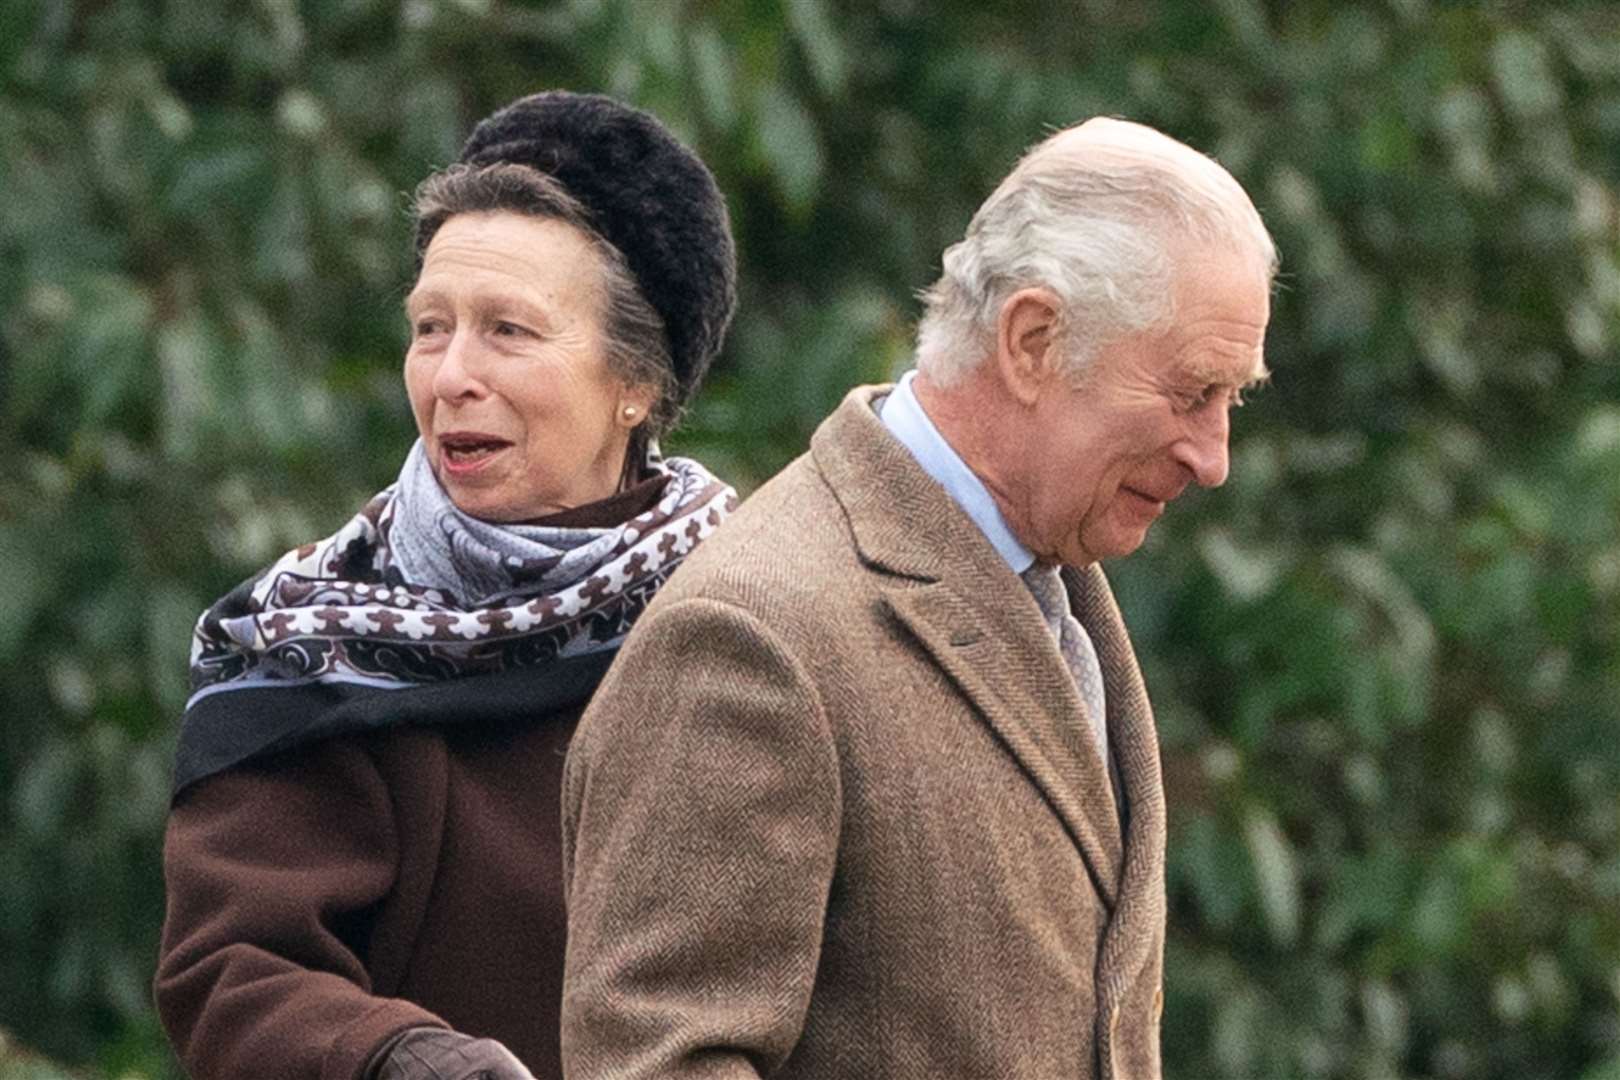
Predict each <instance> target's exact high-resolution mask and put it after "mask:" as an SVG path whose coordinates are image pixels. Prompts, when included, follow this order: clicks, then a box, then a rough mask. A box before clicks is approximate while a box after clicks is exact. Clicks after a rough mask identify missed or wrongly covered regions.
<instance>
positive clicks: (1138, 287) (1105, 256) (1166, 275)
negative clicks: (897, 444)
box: [917, 149, 1277, 386]
mask: <svg viewBox="0 0 1620 1080" xmlns="http://www.w3.org/2000/svg"><path fill="white" fill-rule="evenodd" d="M1035 152H1039V151H1038V149H1037V151H1035ZM1238 202H1240V203H1241V206H1234V205H1232V203H1231V202H1230V201H1228V200H1222V199H1220V198H1218V197H1216V196H1213V195H1211V194H1209V193H1208V192H1206V191H1204V190H1201V189H1199V188H1197V187H1195V186H1193V185H1191V184H1188V183H1187V182H1185V181H1184V180H1182V179H1181V178H1179V177H1177V176H1175V175H1174V174H1172V173H1171V172H1169V171H1168V170H1165V169H1162V168H1157V167H1154V166H1149V165H1142V164H1119V163H1114V162H1108V161H1100V162H1087V163H1079V162H1076V161H1074V160H1072V159H1067V160H1062V161H1057V162H1052V163H1042V164H1040V165H1036V164H1035V163H1033V162H1031V161H1030V159H1029V158H1028V157H1026V159H1025V162H1024V163H1023V164H1021V165H1020V166H1019V169H1018V170H1016V171H1015V172H1014V174H1013V175H1012V176H1011V177H1010V178H1009V179H1008V180H1007V181H1006V182H1005V183H1003V184H1002V186H1001V187H1000V188H998V189H997V190H996V192H995V193H994V194H993V195H991V196H990V198H989V199H987V200H985V203H984V205H983V206H981V207H979V211H978V213H976V214H975V215H974V216H973V220H972V222H971V223H969V225H968V230H967V235H966V236H965V237H964V238H963V239H962V240H961V241H960V242H958V243H956V244H953V245H952V246H951V247H949V248H947V249H946V251H945V257H944V273H943V274H942V275H941V276H940V279H939V280H938V281H937V282H935V283H934V285H933V286H932V287H930V288H929V289H927V290H926V291H925V292H923V293H922V299H923V301H924V303H925V305H926V307H925V311H924V313H923V317H922V321H921V323H920V324H919V325H918V327H917V368H918V370H919V371H921V372H923V373H924V374H926V375H927V376H928V378H929V379H930V380H932V381H933V382H935V383H936V384H937V385H940V386H950V385H952V384H953V383H955V382H957V381H959V380H960V379H962V378H963V377H964V376H966V375H967V374H968V373H969V372H971V371H972V370H973V369H974V368H975V367H977V366H978V365H979V363H980V362H982V361H983V360H984V359H985V358H986V357H988V356H989V355H990V354H991V353H992V352H993V351H994V348H995V334H996V323H997V318H998V315H999V313H1000V311H1001V306H1002V304H1003V303H1005V301H1006V300H1007V298H1008V297H1009V296H1011V295H1012V294H1013V293H1015V292H1017V291H1018V290H1019V289H1024V288H1030V287H1035V286H1044V287H1045V288H1048V289H1051V290H1052V291H1053V292H1054V293H1056V294H1057V295H1058V298H1059V301H1060V303H1061V310H1060V311H1059V313H1058V320H1059V321H1058V336H1057V345H1058V347H1059V349H1060V352H1059V355H1060V356H1061V357H1062V358H1063V359H1062V362H1063V364H1064V365H1065V367H1066V368H1067V371H1066V374H1067V376H1068V377H1069V378H1070V379H1071V380H1073V381H1076V382H1078V381H1079V379H1080V378H1081V376H1083V374H1084V373H1085V370H1086V368H1087V366H1088V365H1089V364H1090V363H1091V361H1092V359H1093V358H1094V357H1095V356H1096V355H1097V352H1098V350H1100V349H1102V348H1103V347H1105V346H1107V345H1109V344H1111V343H1113V342H1115V341H1118V340H1119V339H1120V338H1123V337H1126V336H1127V335H1130V334H1132V333H1136V332H1139V331H1144V330H1149V329H1153V328H1157V327H1159V326H1162V325H1164V324H1166V323H1167V322H1168V321H1169V319H1170V317H1171V316H1172V315H1173V314H1174V311H1173V296H1172V291H1171V284H1172V275H1173V272H1174V269H1175V268H1174V266H1173V264H1172V259H1173V253H1174V250H1175V248H1176V247H1178V246H1179V245H1178V244H1177V241H1178V240H1179V241H1185V240H1188V239H1191V240H1194V241H1202V242H1204V243H1206V244H1209V245H1222V246H1225V245H1238V246H1241V247H1247V248H1250V249H1251V250H1254V251H1255V252H1256V254H1257V255H1258V256H1259V257H1260V258H1261V259H1262V260H1264V262H1265V265H1266V268H1267V269H1266V272H1267V278H1268V280H1269V279H1270V278H1271V277H1272V276H1274V275H1275V274H1276V271H1277V249H1276V246H1275V244H1273V243H1272V240H1271V237H1270V235H1269V234H1268V233H1267V232H1266V228H1265V225H1264V224H1263V223H1262V222H1261V221H1260V216H1259V214H1258V213H1257V212H1256V211H1255V210H1254V208H1253V206H1251V205H1249V204H1248V201H1247V200H1246V199H1244V200H1238Z"/></svg>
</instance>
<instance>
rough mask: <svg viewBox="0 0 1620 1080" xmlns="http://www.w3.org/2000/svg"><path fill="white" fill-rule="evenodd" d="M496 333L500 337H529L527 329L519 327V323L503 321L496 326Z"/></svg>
mask: <svg viewBox="0 0 1620 1080" xmlns="http://www.w3.org/2000/svg"><path fill="white" fill-rule="evenodd" d="M495 333H496V335H497V336H499V337H524V336H527V334H528V333H529V331H528V329H527V328H526V327H522V326H519V325H518V324H517V323H511V322H505V321H504V320H503V321H501V322H497V323H496V324H495Z"/></svg>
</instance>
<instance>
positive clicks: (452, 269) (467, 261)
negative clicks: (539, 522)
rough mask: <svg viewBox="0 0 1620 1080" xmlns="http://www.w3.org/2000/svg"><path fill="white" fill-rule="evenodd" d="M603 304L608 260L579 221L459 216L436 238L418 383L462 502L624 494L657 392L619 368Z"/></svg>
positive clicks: (516, 507)
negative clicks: (627, 464)
mask: <svg viewBox="0 0 1620 1080" xmlns="http://www.w3.org/2000/svg"><path fill="white" fill-rule="evenodd" d="M603 301H604V296H603V283H602V265H601V257H600V255H598V254H597V251H596V249H595V248H593V247H592V246H591V242H590V240H589V239H588V238H587V237H586V235H585V234H584V233H583V232H581V231H580V230H578V229H576V228H575V227H574V226H572V225H568V224H566V223H564V222H560V221H553V220H549V219H544V218H536V217H530V216H527V215H524V214H518V213H512V212H506V211H501V212H495V213H478V214H458V215H456V216H455V217H452V218H450V219H449V220H448V221H446V222H445V223H444V225H443V226H441V227H440V229H439V231H438V232H437V233H436V234H435V235H434V237H433V240H432V242H431V243H430V244H429V245H428V249H427V252H426V254H425V255H424V257H423V260H422V274H421V276H420V277H419V278H418V279H417V282H416V287H415V288H414V289H412V290H411V294H410V296H409V298H407V300H406V302H405V311H406V315H407V317H408V318H409V320H410V324H411V344H410V349H409V351H407V352H406V354H405V389H406V391H407V392H408V393H409V394H410V399H411V411H412V412H413V413H414V414H415V416H416V427H417V430H418V431H420V432H421V435H422V440H423V442H424V443H425V444H426V449H427V453H428V460H429V461H430V462H431V463H432V466H433V474H434V475H435V476H437V477H438V478H439V483H440V484H442V485H443V486H444V489H445V491H446V492H447V493H449V495H450V499H451V501H452V502H454V503H455V505H456V507H457V508H458V509H460V510H462V511H463V512H465V513H468V514H471V515H473V516H474V517H478V518H482V519H484V520H486V521H523V520H527V519H530V518H535V517H540V516H541V515H544V514H549V513H554V512H556V511H558V510H564V509H567V508H570V507H574V506H580V505H583V504H585V503H588V502H593V501H595V500H597V499H601V498H605V497H607V496H608V495H611V494H613V492H614V491H615V490H617V488H618V483H619V477H620V475H621V472H622V470H623V466H624V453H625V447H626V445H627V443H628V441H629V436H630V430H631V428H632V427H634V425H635V423H637V422H639V421H641V420H643V419H644V418H645V417H646V415H647V409H648V407H649V406H650V405H651V403H652V395H651V393H650V392H649V391H648V390H647V388H645V387H632V386H629V385H628V384H626V383H625V382H624V380H622V379H620V378H618V377H616V376H615V375H613V374H612V373H611V372H609V370H608V366H607V359H606V352H605V348H604V339H603V328H602V311H603V306H604V304H603ZM626 405H632V406H634V407H635V410H636V411H635V415H634V417H632V418H627V417H626V416H625V414H624V413H625V406H626Z"/></svg>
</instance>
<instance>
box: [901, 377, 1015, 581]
mask: <svg viewBox="0 0 1620 1080" xmlns="http://www.w3.org/2000/svg"><path fill="white" fill-rule="evenodd" d="M916 377H917V373H916V371H908V372H906V373H905V375H903V376H901V378H900V382H899V383H898V384H896V386H895V388H894V390H893V391H892V392H891V393H890V394H889V396H888V398H887V399H886V400H885V401H884V402H883V406H882V410H881V412H880V413H879V418H880V419H881V420H882V421H883V426H884V427H886V428H888V429H889V433H890V434H891V435H893V436H894V437H895V438H896V439H898V440H899V441H900V444H901V445H902V446H904V447H905V448H906V449H907V450H909V451H911V456H912V457H914V458H916V459H917V464H919V465H921V466H922V468H923V472H925V473H927V474H928V475H929V476H931V477H933V478H934V479H935V480H936V481H938V482H939V484H940V486H941V487H943V488H944V489H945V493H946V494H947V495H949V496H950V497H951V500H952V501H953V502H955V503H956V505H957V506H960V507H961V508H962V512H963V513H965V514H967V516H968V517H969V518H970V519H972V521H973V524H975V525H977V526H978V527H979V531H980V532H982V533H984V537H985V539H986V540H989V541H990V544H991V546H992V547H994V548H995V549H996V551H997V552H999V553H1000V555H1001V557H1002V558H1003V559H1005V560H1006V561H1007V565H1008V566H1009V567H1011V568H1012V572H1013V573H1015V574H1022V573H1023V572H1024V571H1025V570H1028V569H1029V567H1030V564H1032V563H1033V562H1034V561H1035V555H1034V553H1033V552H1031V551H1030V550H1029V549H1028V548H1026V547H1025V546H1024V545H1023V544H1021V543H1019V542H1018V538H1017V537H1015V536H1013V533H1012V530H1011V529H1009V528H1008V527H1007V521H1006V519H1005V518H1003V517H1002V516H1001V510H1000V509H999V508H998V507H997V506H996V501H995V499H993V498H991V496H990V489H989V488H987V487H985V486H984V481H982V480H980V479H979V478H978V477H977V476H974V475H973V470H972V469H969V468H968V467H967V463H966V462H965V461H963V460H962V457H961V455H960V454H958V453H957V452H956V451H955V450H953V449H952V448H951V444H950V443H948V442H946V441H945V436H943V435H941V434H940V433H939V429H938V428H936V427H935V426H934V422H933V421H932V420H930V419H929V418H928V414H927V413H926V412H924V411H923V407H922V402H920V401H918V400H917V395H916V393H915V392H914V391H913V390H912V388H911V384H912V381H913V380H914V379H915V378H916Z"/></svg>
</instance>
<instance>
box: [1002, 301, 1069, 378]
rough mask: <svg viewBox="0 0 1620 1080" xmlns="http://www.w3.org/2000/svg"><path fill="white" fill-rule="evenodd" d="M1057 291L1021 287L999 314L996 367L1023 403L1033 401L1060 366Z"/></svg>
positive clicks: (1005, 303)
mask: <svg viewBox="0 0 1620 1080" xmlns="http://www.w3.org/2000/svg"><path fill="white" fill-rule="evenodd" d="M1059 311H1060V307H1059V300H1058V297H1057V294H1056V293H1054V292H1053V291H1052V290H1051V289H1046V288H1040V287H1033V288H1028V289H1019V290H1018V291H1017V292H1015V293H1013V294H1012V295H1011V296H1009V297H1007V299H1006V300H1004V301H1003V302H1002V304H1001V311H1000V313H999V314H998V315H997V316H996V370H997V372H998V373H999V374H1000V376H1001V381H1002V384H1003V385H1004V386H1005V387H1006V389H1007V392H1008V393H1009V394H1011V395H1012V397H1013V399H1014V400H1015V401H1017V402H1018V403H1019V404H1021V405H1033V404H1034V403H1035V400H1036V398H1038V397H1039V396H1040V393H1041V389H1042V388H1043V387H1044V386H1045V385H1046V382H1047V380H1049V379H1050V378H1052V377H1053V375H1055V374H1056V373H1057V368H1058V350H1057V337H1058V313H1059Z"/></svg>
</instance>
